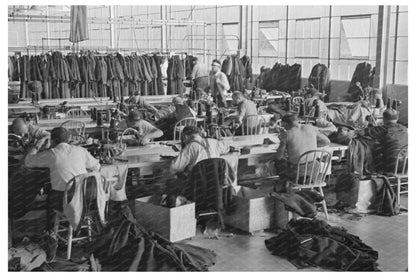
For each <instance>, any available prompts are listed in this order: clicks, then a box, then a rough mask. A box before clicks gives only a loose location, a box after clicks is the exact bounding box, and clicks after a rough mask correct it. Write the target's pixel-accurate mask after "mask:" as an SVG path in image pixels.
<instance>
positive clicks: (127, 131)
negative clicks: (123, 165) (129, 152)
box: [118, 128, 139, 150]
mask: <svg viewBox="0 0 416 277" xmlns="http://www.w3.org/2000/svg"><path fill="white" fill-rule="evenodd" d="M127 135H139V131H137V130H136V129H134V128H127V129H125V130H124V131H123V132H122V133H121V134H120V136H119V139H118V145H119V147H120V148H121V149H123V150H125V149H126V146H127V145H126V144H123V139H126V138H125V136H127Z"/></svg>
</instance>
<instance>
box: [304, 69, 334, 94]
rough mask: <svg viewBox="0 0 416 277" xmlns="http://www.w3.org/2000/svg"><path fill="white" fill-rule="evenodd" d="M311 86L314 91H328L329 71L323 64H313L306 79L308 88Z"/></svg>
mask: <svg viewBox="0 0 416 277" xmlns="http://www.w3.org/2000/svg"><path fill="white" fill-rule="evenodd" d="M311 85H313V87H314V88H315V89H317V90H318V91H320V92H322V91H323V90H325V91H326V92H327V91H328V88H329V70H328V67H327V66H326V65H324V64H321V63H318V64H315V65H314V66H313V68H312V71H311V74H310V75H309V78H308V86H309V87H310V86H311Z"/></svg>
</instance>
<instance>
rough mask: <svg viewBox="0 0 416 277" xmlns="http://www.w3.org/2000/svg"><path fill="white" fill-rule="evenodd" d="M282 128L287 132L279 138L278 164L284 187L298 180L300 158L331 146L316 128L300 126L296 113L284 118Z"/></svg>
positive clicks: (286, 115) (308, 125) (288, 114)
mask: <svg viewBox="0 0 416 277" xmlns="http://www.w3.org/2000/svg"><path fill="white" fill-rule="evenodd" d="M282 127H283V128H285V129H286V131H283V132H282V133H281V134H280V136H279V139H280V144H279V148H278V149H277V155H276V159H277V161H276V164H277V166H278V168H277V170H278V171H277V172H278V174H279V176H281V182H280V184H281V185H282V186H284V185H286V181H288V180H292V179H294V178H296V171H297V163H298V159H299V157H300V156H301V155H302V154H303V153H305V152H307V151H311V150H316V149H317V148H318V147H323V146H327V145H329V144H330V140H329V139H328V137H326V136H325V135H323V134H322V133H321V132H319V131H318V129H317V128H316V127H314V126H312V125H310V124H306V125H303V124H299V123H298V118H297V114H295V113H287V114H285V115H284V116H283V117H282Z"/></svg>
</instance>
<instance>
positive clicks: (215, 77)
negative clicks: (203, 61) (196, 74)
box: [209, 71, 230, 107]
mask: <svg viewBox="0 0 416 277" xmlns="http://www.w3.org/2000/svg"><path fill="white" fill-rule="evenodd" d="M209 84H210V90H211V94H212V96H213V98H214V101H217V105H218V107H225V106H226V97H227V91H228V90H229V89H230V84H229V83H228V79H227V76H226V75H225V74H224V73H223V72H221V71H218V72H217V73H213V72H211V73H210V79H209Z"/></svg>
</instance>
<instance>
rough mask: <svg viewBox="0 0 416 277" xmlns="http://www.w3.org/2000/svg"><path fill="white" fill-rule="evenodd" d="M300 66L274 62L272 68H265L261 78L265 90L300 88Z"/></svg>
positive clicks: (292, 89)
mask: <svg viewBox="0 0 416 277" xmlns="http://www.w3.org/2000/svg"><path fill="white" fill-rule="evenodd" d="M301 74H302V66H301V65H300V64H297V63H295V64H293V65H288V64H286V65H283V64H280V63H276V64H275V65H274V66H273V68H272V69H265V71H264V74H263V76H262V78H263V80H261V83H262V88H263V89H265V90H267V91H272V90H278V91H297V90H299V89H300V83H301Z"/></svg>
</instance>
